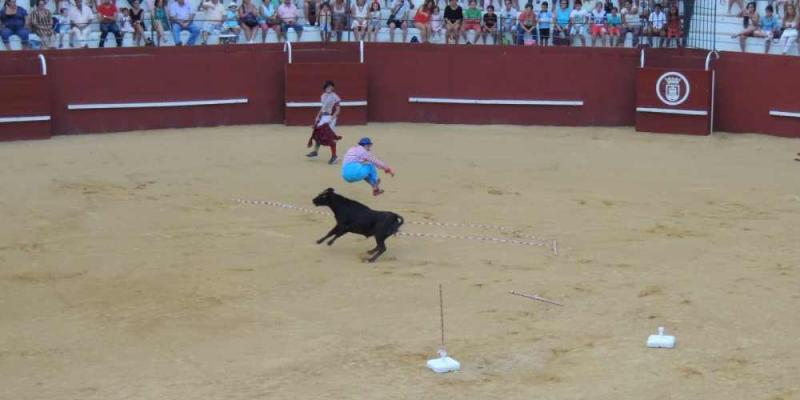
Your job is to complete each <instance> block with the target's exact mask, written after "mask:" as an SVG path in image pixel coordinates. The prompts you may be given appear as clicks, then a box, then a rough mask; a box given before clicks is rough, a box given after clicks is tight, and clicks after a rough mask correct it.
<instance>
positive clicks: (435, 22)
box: [431, 6, 444, 41]
mask: <svg viewBox="0 0 800 400" xmlns="http://www.w3.org/2000/svg"><path fill="white" fill-rule="evenodd" d="M442 30H444V17H443V16H442V10H440V9H439V6H433V12H432V13H431V41H433V40H434V39H435V40H438V39H439V36H441V34H442Z"/></svg>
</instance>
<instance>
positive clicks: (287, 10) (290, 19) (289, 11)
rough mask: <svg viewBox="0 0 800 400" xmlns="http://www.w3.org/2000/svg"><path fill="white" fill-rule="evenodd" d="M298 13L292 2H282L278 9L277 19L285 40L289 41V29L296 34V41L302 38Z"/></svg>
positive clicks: (290, 0)
mask: <svg viewBox="0 0 800 400" xmlns="http://www.w3.org/2000/svg"><path fill="white" fill-rule="evenodd" d="M299 18H300V11H299V10H298V9H297V7H295V5H294V4H293V3H292V0H284V1H283V4H281V5H280V7H278V19H280V21H281V34H282V36H283V38H284V39H285V40H287V41H288V40H289V28H292V29H293V30H294V32H295V33H296V34H297V41H298V42H299V41H300V38H301V37H302V36H303V25H300V23H298V22H297V21H298V19H299Z"/></svg>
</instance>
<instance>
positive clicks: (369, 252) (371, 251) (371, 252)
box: [367, 246, 380, 254]
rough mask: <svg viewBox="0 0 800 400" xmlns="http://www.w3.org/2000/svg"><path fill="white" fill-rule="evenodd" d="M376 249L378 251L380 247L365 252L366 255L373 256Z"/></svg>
mask: <svg viewBox="0 0 800 400" xmlns="http://www.w3.org/2000/svg"><path fill="white" fill-rule="evenodd" d="M378 249H380V247H378V246H375V248H374V249H372V250H367V254H375V252H376V251H378Z"/></svg>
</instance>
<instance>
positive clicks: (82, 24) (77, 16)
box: [69, 0, 94, 48]
mask: <svg viewBox="0 0 800 400" xmlns="http://www.w3.org/2000/svg"><path fill="white" fill-rule="evenodd" d="M93 21H94V13H92V9H91V8H90V7H89V6H87V5H86V4H83V0H75V6H74V7H70V8H69V26H70V31H69V42H70V43H71V44H70V46H72V45H73V44H74V43H75V38H76V37H77V38H78V43H80V44H79V45H80V46H81V47H83V48H87V47H89V44H88V42H87V41H88V40H89V35H91V34H92V22H93Z"/></svg>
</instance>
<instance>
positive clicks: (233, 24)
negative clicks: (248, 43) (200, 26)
mask: <svg viewBox="0 0 800 400" xmlns="http://www.w3.org/2000/svg"><path fill="white" fill-rule="evenodd" d="M241 32H242V28H241V27H240V26H239V4H237V3H236V1H231V4H228V9H227V10H225V20H224V21H223V22H222V33H223V34H224V35H225V36H227V37H228V38H226V39H224V40H223V41H222V42H223V43H226V44H228V43H236V42H238V41H239V35H240V34H241ZM230 35H233V38H230Z"/></svg>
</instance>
